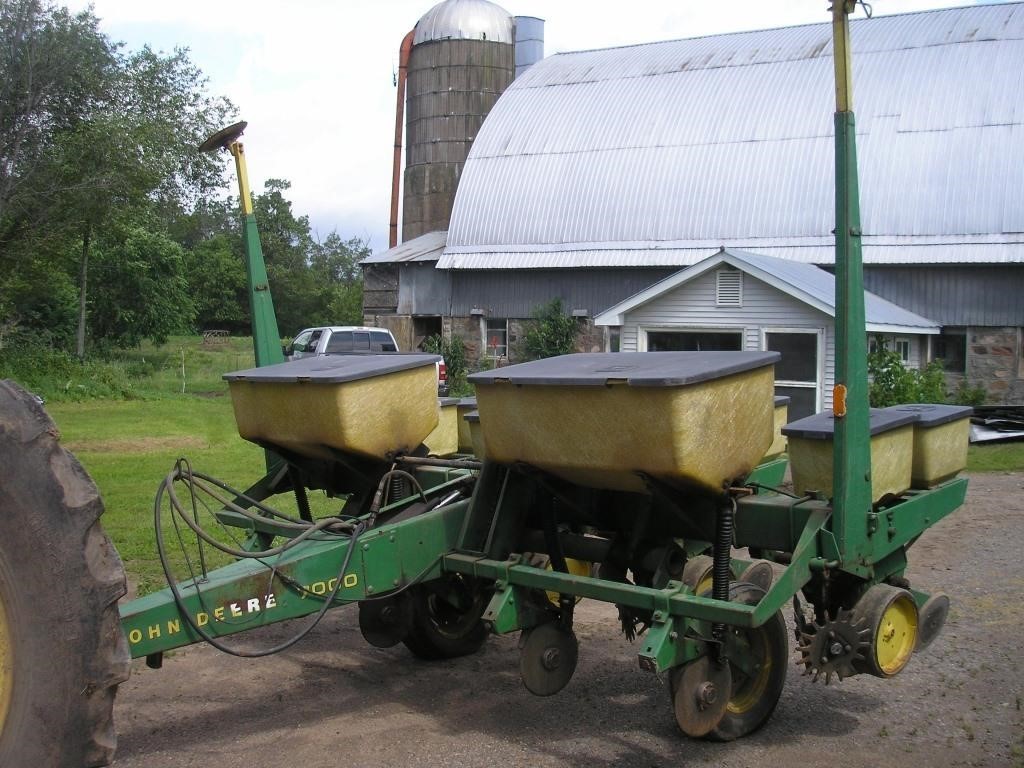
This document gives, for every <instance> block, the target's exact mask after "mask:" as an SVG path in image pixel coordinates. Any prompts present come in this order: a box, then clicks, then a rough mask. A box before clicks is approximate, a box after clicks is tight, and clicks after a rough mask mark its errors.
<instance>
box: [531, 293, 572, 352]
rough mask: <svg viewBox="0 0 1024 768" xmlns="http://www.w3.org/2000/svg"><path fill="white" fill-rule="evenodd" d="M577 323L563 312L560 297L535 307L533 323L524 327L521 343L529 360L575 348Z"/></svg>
mask: <svg viewBox="0 0 1024 768" xmlns="http://www.w3.org/2000/svg"><path fill="white" fill-rule="evenodd" d="M579 332H580V328H579V323H578V322H577V321H576V320H575V319H574V318H572V317H569V316H568V315H566V314H565V312H564V311H563V309H562V300H561V299H560V298H557V299H552V300H551V301H549V302H548V303H547V304H543V305H541V306H539V307H535V308H534V310H533V323H531V324H530V326H529V327H528V328H527V329H526V333H525V335H524V337H523V345H524V347H525V348H526V355H527V357H528V359H530V360H539V359H541V358H544V357H556V356H558V355H567V354H569V353H570V352H573V351H575V349H576V337H577V336H578V335H579Z"/></svg>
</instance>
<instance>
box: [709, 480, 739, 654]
mask: <svg viewBox="0 0 1024 768" xmlns="http://www.w3.org/2000/svg"><path fill="white" fill-rule="evenodd" d="M735 514H736V500H735V499H732V498H730V499H729V500H728V503H726V504H723V505H722V506H720V507H719V508H718V520H717V521H716V525H715V547H714V551H713V555H714V565H713V566H712V572H711V596H712V597H713V598H714V599H715V600H726V601H727V600H728V599H729V576H730V572H729V565H730V560H731V555H732V530H733V521H734V517H735ZM711 635H712V636H713V637H714V638H715V639H716V640H721V639H722V638H723V637H724V636H725V624H721V623H717V624H713V625H712V626H711Z"/></svg>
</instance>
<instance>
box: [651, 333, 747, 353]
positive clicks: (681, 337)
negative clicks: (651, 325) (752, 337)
mask: <svg viewBox="0 0 1024 768" xmlns="http://www.w3.org/2000/svg"><path fill="white" fill-rule="evenodd" d="M646 335H647V351H648V352H733V351H737V350H740V349H742V348H743V333H742V332H741V331H653V330H652V331H647V332H646Z"/></svg>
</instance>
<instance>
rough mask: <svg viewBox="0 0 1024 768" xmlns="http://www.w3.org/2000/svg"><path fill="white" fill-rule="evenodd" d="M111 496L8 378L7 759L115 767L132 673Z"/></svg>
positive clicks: (2, 653)
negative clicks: (122, 691)
mask: <svg viewBox="0 0 1024 768" xmlns="http://www.w3.org/2000/svg"><path fill="white" fill-rule="evenodd" d="M102 512H103V502H102V501H101V499H100V495H99V492H98V491H97V490H96V486H95V485H93V483H92V481H91V480H90V479H89V476H88V475H87V474H86V472H85V470H84V469H82V466H81V465H80V464H79V463H78V461H77V460H76V459H75V458H74V457H73V456H72V455H71V454H70V453H68V452H67V451H65V450H64V449H63V448H61V447H60V445H59V444H58V442H57V428H56V426H55V425H54V423H53V422H52V421H51V420H50V417H49V416H48V415H47V414H46V412H45V411H44V410H43V408H42V406H41V405H39V403H38V402H37V401H36V399H35V398H34V397H32V396H31V395H29V394H28V393H27V392H25V390H23V389H21V388H20V387H19V386H17V385H16V384H14V383H13V382H11V381H0V765H3V766H61V767H63V766H68V767H69V768H70V767H71V766H74V768H80V767H82V766H84V767H86V768H92V767H93V766H103V765H108V764H109V763H110V760H111V759H112V758H113V754H114V746H115V743H116V737H115V734H114V728H113V721H112V710H113V704H114V694H115V692H116V690H117V685H118V683H120V682H122V681H123V680H125V679H126V678H127V677H128V671H129V661H130V660H129V654H128V646H127V643H126V642H125V638H124V635H123V633H122V632H121V624H120V618H119V616H118V610H117V601H118V598H120V597H121V596H122V595H123V594H124V593H125V576H124V569H123V568H122V566H121V560H120V558H119V557H118V555H117V551H116V550H115V549H114V547H113V545H112V544H111V543H110V539H108V538H107V536H106V534H105V533H104V532H103V529H102V528H101V527H100V524H99V516H100V514H101V513H102Z"/></svg>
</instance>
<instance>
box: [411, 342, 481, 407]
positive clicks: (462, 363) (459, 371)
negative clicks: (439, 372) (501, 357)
mask: <svg viewBox="0 0 1024 768" xmlns="http://www.w3.org/2000/svg"><path fill="white" fill-rule="evenodd" d="M423 351H424V352H430V353H431V354H434V355H440V356H441V357H443V358H444V364H445V368H447V369H448V394H450V395H451V396H452V397H461V396H463V395H467V394H471V392H472V387H470V385H469V383H468V382H467V381H466V375H467V374H468V372H469V371H468V367H467V365H466V346H465V344H463V343H462V339H460V338H459V337H458V336H452V337H451V338H450V339H445V338H444V337H443V336H441V335H440V334H435V335H433V336H428V337H427V338H426V339H424V340H423Z"/></svg>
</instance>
